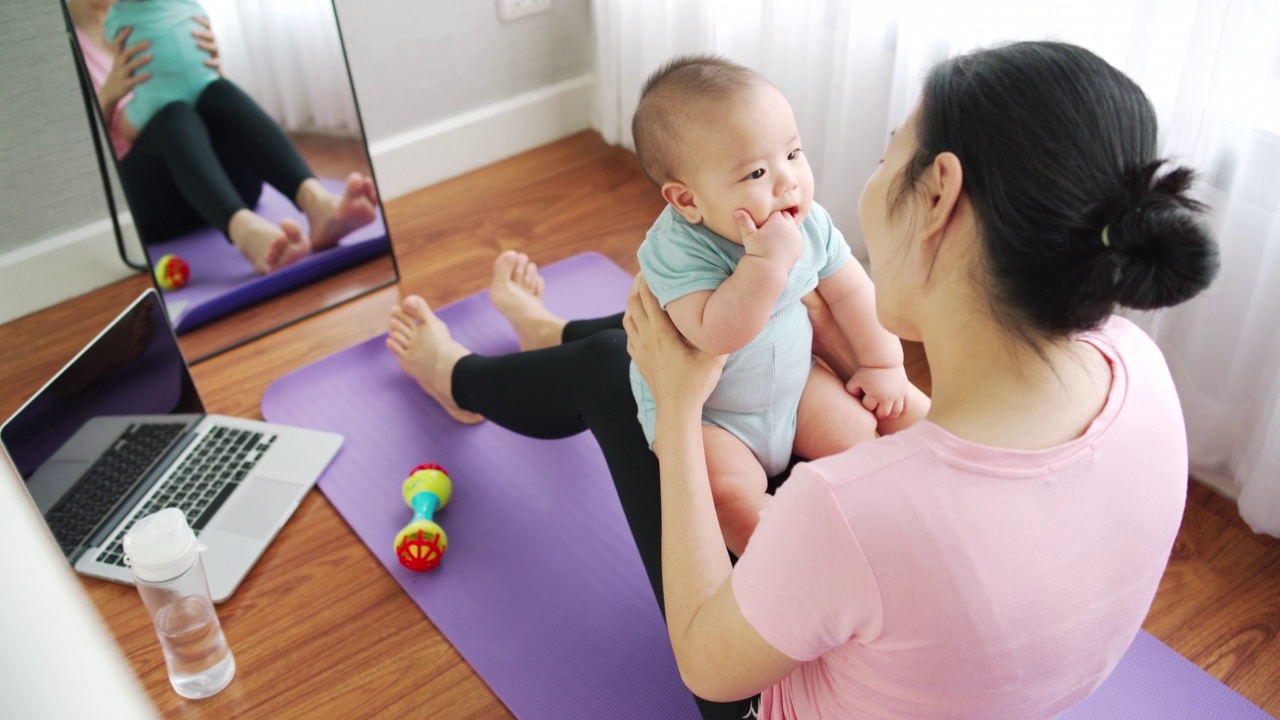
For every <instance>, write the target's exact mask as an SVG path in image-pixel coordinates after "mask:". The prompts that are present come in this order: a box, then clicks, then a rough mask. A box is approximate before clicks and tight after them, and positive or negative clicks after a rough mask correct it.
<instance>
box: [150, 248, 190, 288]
mask: <svg viewBox="0 0 1280 720" xmlns="http://www.w3.org/2000/svg"><path fill="white" fill-rule="evenodd" d="M155 276H156V284H157V285H159V286H160V289H161V290H177V289H178V288H181V287H184V286H185V285H186V284H187V281H188V280H190V279H191V266H190V265H187V261H186V260H183V259H182V258H180V257H178V256H177V255H173V254H168V255H165V256H163V257H161V258H160V259H159V260H157V261H156V267H155Z"/></svg>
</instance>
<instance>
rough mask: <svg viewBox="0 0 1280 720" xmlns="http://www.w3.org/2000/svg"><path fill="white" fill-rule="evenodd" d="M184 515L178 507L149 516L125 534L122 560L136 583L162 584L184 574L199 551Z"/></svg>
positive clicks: (194, 536)
mask: <svg viewBox="0 0 1280 720" xmlns="http://www.w3.org/2000/svg"><path fill="white" fill-rule="evenodd" d="M202 549H203V548H201V547H200V545H199V543H197V542H196V534H195V533H194V532H192V531H191V526H190V525H188V524H187V516H186V515H183V514H182V511H181V510H179V509H177V508H165V509H164V510H161V511H159V512H156V513H152V514H151V515H148V516H146V517H144V518H142V519H141V520H138V522H136V523H134V525H133V527H131V528H129V532H127V533H125V535H124V557H125V562H127V563H128V564H129V567H130V569H132V570H133V574H134V576H135V577H137V578H138V579H139V580H145V581H147V582H164V581H166V580H172V579H173V578H176V577H178V576H179V575H181V574H182V573H184V572H186V571H187V570H188V569H189V568H190V567H191V566H192V565H193V564H194V563H195V561H196V553H197V552H199V551H200V550H202Z"/></svg>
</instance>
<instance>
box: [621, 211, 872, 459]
mask: <svg viewBox="0 0 1280 720" xmlns="http://www.w3.org/2000/svg"><path fill="white" fill-rule="evenodd" d="M800 234H801V236H802V237H803V238H804V252H803V254H802V255H801V256H800V260H799V261H798V262H797V263H796V264H795V267H793V268H792V269H791V274H790V275H789V276H788V278H787V287H786V289H785V290H783V292H782V296H781V297H779V298H778V304H777V305H776V306H774V309H773V315H771V316H770V317H769V323H768V324H767V325H765V328H764V330H762V331H761V332H760V334H759V335H757V336H756V338H755V339H754V340H752V341H751V342H749V343H747V344H746V345H745V346H744V347H742V348H740V349H739V350H737V351H736V352H734V353H732V354H731V355H729V359H728V361H727V362H726V363H725V366H724V373H723V375H721V377H720V383H719V384H718V385H716V389H715V390H713V391H712V392H711V397H710V398H709V399H708V400H707V403H706V405H705V406H704V407H703V410H702V422H703V423H704V424H707V425H715V426H717V427H721V428H724V429H725V430H728V431H729V432H731V433H733V434H734V435H735V436H737V438H738V439H739V440H741V441H742V442H743V443H744V444H745V445H746V446H747V447H749V448H751V451H752V452H753V453H755V455H756V458H757V459H758V460H759V461H760V465H761V466H762V467H763V468H764V470H765V472H766V473H767V474H768V475H769V477H773V476H775V475H778V474H779V473H781V472H782V471H783V470H785V469H786V468H787V465H788V463H790V461H791V446H792V445H793V444H794V442H795V435H796V409H797V408H798V407H799V405H800V393H801V392H802V391H803V390H804V386H805V383H806V382H807V381H808V379H809V369H810V368H811V367H812V366H813V326H811V325H810V324H809V314H808V311H807V310H805V307H804V304H803V303H802V302H801V298H803V297H804V296H805V295H807V294H808V293H809V292H810V291H812V290H813V289H814V288H815V287H817V286H818V280H819V279H820V278H825V277H827V276H828V275H830V274H831V273H833V272H835V271H836V270H838V269H839V268H840V266H842V265H844V264H845V262H847V261H848V260H849V258H850V252H849V246H848V244H847V243H845V240H844V236H843V235H841V234H840V231H839V230H837V229H836V228H835V226H834V225H832V224H831V216H830V215H828V214H827V211H826V210H824V209H822V208H821V207H820V206H819V205H818V204H817V203H814V204H813V207H812V209H811V210H810V211H809V215H808V217H806V218H805V219H804V222H803V223H801V224H800ZM746 254H747V251H746V248H744V247H742V246H741V245H737V244H735V243H731V242H729V241H728V240H726V239H724V238H723V237H720V236H719V235H717V234H716V233H714V232H712V231H711V230H709V229H707V228H705V227H703V226H702V225H691V224H690V223H689V222H688V221H687V220H685V219H684V218H683V217H681V216H680V214H679V213H677V212H676V211H675V210H672V209H671V206H667V208H666V209H665V210H663V211H662V214H661V215H659V216H658V220H657V222H655V223H654V224H653V227H651V228H649V232H648V234H646V235H645V239H644V243H642V244H641V245H640V251H639V259H640V270H641V272H643V273H644V277H645V281H646V282H648V284H649V288H650V289H651V290H653V294H654V295H655V296H656V297H657V298H658V302H660V303H662V307H664V308H665V307H666V306H667V303H669V302H671V301H672V300H675V299H676V298H679V297H683V296H685V295H688V294H690V293H695V292H699V291H702V290H715V289H716V288H717V287H719V286H720V283H722V282H724V281H725V280H727V279H729V276H730V275H732V274H733V270H734V268H736V267H737V266H738V261H740V260H741V259H742V258H743V256H744V255H746ZM631 390H632V392H633V393H635V397H636V405H637V406H638V408H639V417H640V425H641V426H642V427H643V428H644V436H645V438H646V439H647V440H648V441H649V445H650V446H651V447H652V445H653V433H654V412H653V396H652V395H651V394H650V393H649V388H648V386H647V385H646V384H645V382H644V379H643V378H641V377H640V373H639V372H638V371H637V370H636V366H635V364H634V363H632V365H631Z"/></svg>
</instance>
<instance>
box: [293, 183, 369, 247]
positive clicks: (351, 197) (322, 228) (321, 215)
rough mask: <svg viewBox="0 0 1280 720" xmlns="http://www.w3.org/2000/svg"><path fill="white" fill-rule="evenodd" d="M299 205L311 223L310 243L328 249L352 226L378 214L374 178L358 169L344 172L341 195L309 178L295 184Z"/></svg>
mask: <svg viewBox="0 0 1280 720" xmlns="http://www.w3.org/2000/svg"><path fill="white" fill-rule="evenodd" d="M298 207H300V208H302V211H303V212H305V213H306V214H307V221H308V222H310V223H311V247H312V248H313V249H315V250H328V249H329V248H331V247H333V246H334V245H337V244H338V241H339V240H341V239H342V238H344V237H346V236H347V234H349V233H350V232H351V231H352V230H355V229H357V228H361V227H364V226H365V225H368V224H369V223H371V222H373V220H374V218H376V217H377V216H378V195H377V193H376V192H374V189H373V179H372V178H368V177H365V176H364V175H361V174H360V173H358V172H356V173H351V174H350V175H348V176H347V185H346V187H345V188H343V191H342V194H341V195H338V194H336V193H332V192H330V191H329V189H328V188H326V187H325V186H324V185H322V184H321V183H320V181H319V180H316V179H315V178H308V179H307V180H305V181H303V183H302V186H301V187H299V188H298Z"/></svg>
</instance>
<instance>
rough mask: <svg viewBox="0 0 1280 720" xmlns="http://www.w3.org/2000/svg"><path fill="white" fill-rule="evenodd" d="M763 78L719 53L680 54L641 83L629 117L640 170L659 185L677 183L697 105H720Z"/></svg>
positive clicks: (763, 80)
mask: <svg viewBox="0 0 1280 720" xmlns="http://www.w3.org/2000/svg"><path fill="white" fill-rule="evenodd" d="M761 83H764V84H768V81H767V80H765V79H764V77H763V76H762V75H760V74H759V73H757V72H756V71H755V70H752V69H751V68H748V67H743V66H742V65H739V64H737V63H735V62H731V61H729V60H726V59H724V58H722V57H719V56H717V55H681V56H678V57H676V58H673V59H671V60H669V61H667V62H666V63H665V64H664V65H663V66H662V67H660V68H658V69H657V70H656V71H655V72H654V73H653V74H652V75H650V76H649V79H648V80H646V81H645V84H644V89H643V90H641V91H640V104H639V106H638V107H636V114H635V115H634V116H632V118H631V136H632V138H634V139H635V143H636V155H637V156H638V157H639V158H640V167H641V169H643V170H644V174H645V175H648V176H649V179H650V180H652V181H653V183H654V184H655V185H657V186H658V187H662V186H663V184H665V183H667V182H669V181H671V180H674V179H676V177H677V175H678V174H679V172H680V159H681V157H682V156H683V154H684V153H683V150H684V148H683V147H682V145H681V133H682V131H683V130H685V129H686V128H687V127H688V125H689V124H690V123H691V122H693V121H695V120H696V117H695V114H696V112H697V110H698V109H699V108H698V106H699V104H701V103H706V102H708V101H711V102H719V101H721V100H724V99H725V98H728V97H732V96H734V95H736V94H737V93H739V92H741V91H743V90H745V89H747V88H749V87H752V86H754V85H757V84H761Z"/></svg>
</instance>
